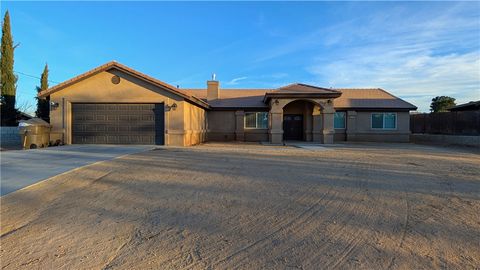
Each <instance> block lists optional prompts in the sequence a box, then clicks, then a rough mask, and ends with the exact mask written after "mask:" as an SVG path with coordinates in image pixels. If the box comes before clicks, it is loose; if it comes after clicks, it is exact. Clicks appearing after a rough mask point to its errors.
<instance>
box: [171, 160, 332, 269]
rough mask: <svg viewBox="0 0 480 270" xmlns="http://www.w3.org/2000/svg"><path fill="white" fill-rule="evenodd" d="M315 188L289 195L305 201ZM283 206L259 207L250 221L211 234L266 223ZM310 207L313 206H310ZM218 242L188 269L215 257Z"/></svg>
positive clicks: (225, 232) (276, 226)
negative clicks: (258, 213) (275, 210)
mask: <svg viewBox="0 0 480 270" xmlns="http://www.w3.org/2000/svg"><path fill="white" fill-rule="evenodd" d="M236 169H238V170H241V169H244V168H243V167H242V166H237V167H236ZM232 175H235V176H234V177H233V180H232V181H234V180H235V179H236V178H238V177H237V176H236V175H238V173H233V174H232ZM265 186H266V187H268V182H266V183H265ZM314 188H315V185H311V186H310V188H307V189H303V190H299V191H297V192H296V193H294V194H292V195H289V197H296V198H297V199H295V200H294V203H304V202H305V201H306V200H307V199H308V198H310V196H311V192H305V190H307V191H309V190H311V189H314ZM295 194H296V195H299V196H295ZM327 194H328V192H327V193H324V195H323V197H325V196H326V195H327ZM321 199H322V197H321V198H319V200H321ZM281 208H283V205H277V206H276V207H275V206H274V207H273V208H272V207H264V208H259V212H260V213H261V214H260V215H255V216H254V218H252V219H250V220H249V221H247V222H244V223H242V224H238V223H237V224H238V225H235V226H231V227H229V228H228V229H227V230H225V229H221V228H218V229H217V230H215V231H213V232H211V233H210V235H213V234H215V233H217V232H219V231H220V230H222V232H224V233H222V234H224V235H228V234H230V233H234V232H235V231H237V230H238V229H240V228H242V227H249V226H250V225H252V224H254V225H256V226H258V224H262V221H263V223H264V222H265V220H268V219H267V218H266V217H267V216H270V214H269V213H271V212H272V210H274V209H281ZM310 208H312V207H310ZM234 217H235V216H233V217H231V219H233V218H234ZM293 220H294V219H293ZM287 222H289V221H285V222H282V223H280V224H275V225H274V229H276V228H279V227H281V226H282V224H284V223H287ZM218 244H219V243H218V242H216V243H212V244H209V245H207V246H208V247H210V248H208V249H206V250H205V249H203V250H202V253H201V254H202V260H201V261H198V262H196V263H194V264H192V265H189V266H187V267H186V268H187V269H188V268H192V267H196V266H198V264H199V263H203V262H206V261H208V260H210V259H212V258H213V257H215V256H216V254H217V252H218ZM181 256H182V254H178V255H177V257H176V258H177V259H178V258H179V257H181Z"/></svg>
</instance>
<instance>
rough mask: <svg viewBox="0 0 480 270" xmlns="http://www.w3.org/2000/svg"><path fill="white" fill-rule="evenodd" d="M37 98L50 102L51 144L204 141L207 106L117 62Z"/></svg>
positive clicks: (100, 67) (55, 87) (155, 143)
mask: <svg viewBox="0 0 480 270" xmlns="http://www.w3.org/2000/svg"><path fill="white" fill-rule="evenodd" d="M38 96H39V97H40V98H49V102H50V105H51V106H50V124H51V126H52V129H51V132H50V140H51V141H61V142H63V143H64V144H118V145H121V144H142V145H169V146H188V145H195V144H199V143H202V142H204V141H205V138H206V128H207V125H206V114H207V112H206V111H207V110H208V109H209V108H210V107H209V105H208V103H206V102H205V101H204V100H201V99H199V98H196V97H194V96H192V95H190V94H188V92H186V91H184V90H182V89H179V88H178V87H174V86H172V85H169V84H167V83H164V82H162V81H160V80H157V79H155V78H153V77H150V76H148V75H146V74H143V73H140V72H138V71H136V70H133V69H131V68H129V67H127V66H124V65H122V64H119V63H117V62H109V63H106V64H105V65H102V66H99V67H97V68H94V69H92V70H90V71H87V72H85V73H83V74H80V75H78V76H76V77H74V78H72V79H70V80H67V81H64V82H62V83H60V84H57V85H55V86H53V87H51V88H49V89H47V90H44V91H42V92H40V93H39V95H38Z"/></svg>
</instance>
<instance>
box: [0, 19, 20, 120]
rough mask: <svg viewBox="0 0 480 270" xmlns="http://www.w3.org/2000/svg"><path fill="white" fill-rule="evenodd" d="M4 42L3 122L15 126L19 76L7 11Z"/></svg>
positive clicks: (0, 61)
mask: <svg viewBox="0 0 480 270" xmlns="http://www.w3.org/2000/svg"><path fill="white" fill-rule="evenodd" d="M1 42H2V44H1V49H0V50H1V55H0V72H1V76H0V87H1V94H2V100H1V101H2V105H1V107H2V115H1V124H2V126H3V125H8V126H13V125H15V124H16V116H17V111H16V110H15V95H16V91H17V85H16V84H17V77H16V76H15V74H14V73H13V50H14V49H15V47H14V46H13V38H12V33H11V30H10V15H9V14H8V11H7V12H5V17H4V19H3V24H2V41H1Z"/></svg>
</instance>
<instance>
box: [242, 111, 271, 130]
mask: <svg viewBox="0 0 480 270" xmlns="http://www.w3.org/2000/svg"><path fill="white" fill-rule="evenodd" d="M250 113H254V114H255V127H247V114H250ZM259 113H262V114H263V113H266V114H267V127H258V121H257V120H258V114H259ZM269 124H270V116H269V115H268V112H245V113H244V116H243V128H244V129H268V127H269Z"/></svg>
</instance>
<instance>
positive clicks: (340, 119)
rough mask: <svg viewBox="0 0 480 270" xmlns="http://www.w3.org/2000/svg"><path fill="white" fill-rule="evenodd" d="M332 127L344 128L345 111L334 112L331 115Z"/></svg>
mask: <svg viewBox="0 0 480 270" xmlns="http://www.w3.org/2000/svg"><path fill="white" fill-rule="evenodd" d="M333 127H334V128H336V129H344V128H345V112H336V113H335V115H334V117H333Z"/></svg>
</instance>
